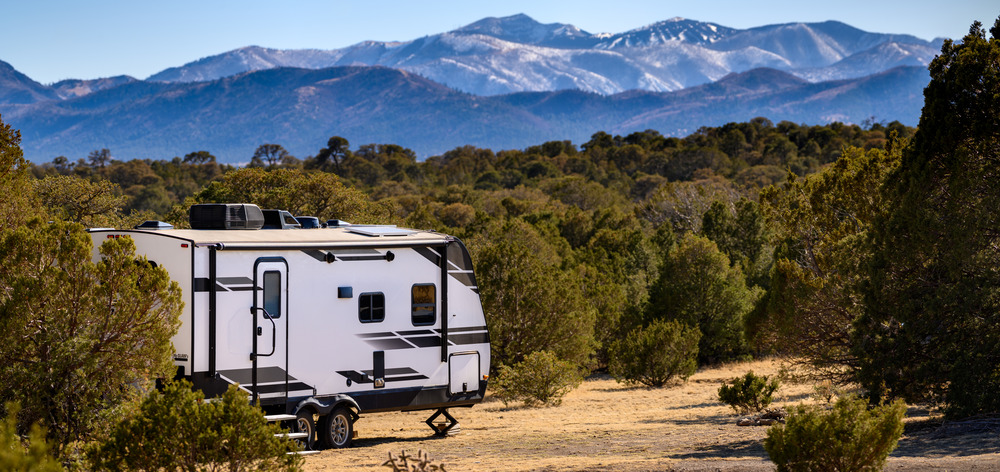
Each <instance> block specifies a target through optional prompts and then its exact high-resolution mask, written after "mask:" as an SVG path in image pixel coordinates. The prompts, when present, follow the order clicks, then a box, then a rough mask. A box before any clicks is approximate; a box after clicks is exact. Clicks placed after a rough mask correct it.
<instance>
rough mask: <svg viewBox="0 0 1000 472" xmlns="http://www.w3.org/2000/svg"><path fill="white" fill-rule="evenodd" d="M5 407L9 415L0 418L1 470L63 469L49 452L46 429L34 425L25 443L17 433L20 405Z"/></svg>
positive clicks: (42, 471) (55, 471)
mask: <svg viewBox="0 0 1000 472" xmlns="http://www.w3.org/2000/svg"><path fill="white" fill-rule="evenodd" d="M4 409H5V410H6V411H7V417H6V418H4V419H2V420H0V470H11V471H15V470H16V471H31V472H60V471H62V470H63V468H62V466H61V465H60V464H59V461H57V460H55V458H53V457H52V455H51V454H49V445H48V443H47V442H46V441H45V431H43V430H42V428H40V427H38V426H37V425H35V426H32V427H31V433H30V434H29V435H28V438H27V441H26V443H25V441H24V440H23V439H22V438H21V437H20V436H18V434H17V419H16V418H17V414H18V413H19V412H20V410H21V408H20V406H18V405H17V404H15V403H8V404H7V405H6V407H5V408H4Z"/></svg>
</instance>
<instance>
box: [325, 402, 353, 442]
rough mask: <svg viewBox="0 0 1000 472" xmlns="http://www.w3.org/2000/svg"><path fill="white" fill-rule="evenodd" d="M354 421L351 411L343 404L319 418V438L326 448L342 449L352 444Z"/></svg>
mask: <svg viewBox="0 0 1000 472" xmlns="http://www.w3.org/2000/svg"><path fill="white" fill-rule="evenodd" d="M353 436H354V421H352V415H351V412H350V411H348V410H347V408H344V407H342V406H338V407H337V408H334V410H333V411H331V412H330V414H328V415H326V416H323V417H321V418H320V419H319V440H320V443H322V444H323V447H324V448H326V449H342V448H345V447H349V446H350V445H351V439H352V438H353Z"/></svg>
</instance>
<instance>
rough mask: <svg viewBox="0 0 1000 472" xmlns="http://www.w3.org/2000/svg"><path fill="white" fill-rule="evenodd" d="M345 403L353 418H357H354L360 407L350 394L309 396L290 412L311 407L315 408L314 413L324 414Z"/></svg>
mask: <svg viewBox="0 0 1000 472" xmlns="http://www.w3.org/2000/svg"><path fill="white" fill-rule="evenodd" d="M345 404H346V405H347V406H348V408H349V409H350V410H351V414H352V416H355V419H357V418H356V417H357V414H358V412H360V411H361V407H359V406H358V402H356V401H354V399H353V398H351V397H350V396H347V395H343V394H339V393H338V394H337V395H331V396H329V397H323V398H322V399H319V398H316V397H309V398H307V399H305V400H302V401H301V402H299V404H298V405H296V406H295V411H294V412H292V413H296V414H297V413H298V412H299V411H300V410H302V409H303V408H311V409H313V410H316V413H317V414H318V415H320V416H324V415H328V414H330V412H331V411H333V409H334V408H337V407H338V406H340V405H345Z"/></svg>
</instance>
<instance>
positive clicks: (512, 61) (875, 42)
mask: <svg viewBox="0 0 1000 472" xmlns="http://www.w3.org/2000/svg"><path fill="white" fill-rule="evenodd" d="M886 42H896V43H900V44H908V45H910V48H911V49H913V48H922V50H921V51H919V54H915V57H916V58H917V59H916V60H917V61H926V62H921V64H919V65H924V66H926V65H927V62H929V60H928V59H926V58H927V57H928V56H929V57H933V53H934V51H935V49H939V47H940V45H939V43H937V42H929V41H924V40H922V39H919V38H916V37H914V36H911V35H898V34H883V33H871V32H866V31H863V30H860V29H858V28H854V27H852V26H850V25H847V24H845V23H841V22H837V21H826V22H819V23H784V24H776V25H765V26H760V27H755V28H749V29H745V30H740V29H735V28H729V27H726V26H722V25H718V24H716V23H709V22H701V21H697V20H689V19H684V18H672V19H669V20H663V21H659V22H656V23H652V24H649V25H646V26H643V27H640V28H635V29H632V30H629V31H626V32H622V33H616V34H605V33H601V34H592V33H589V32H586V31H583V30H580V29H579V28H577V27H575V26H573V25H568V24H563V23H549V24H542V23H539V22H537V21H535V20H534V19H532V18H531V17H529V16H527V15H524V14H519V15H512V16H509V17H503V18H495V17H490V18H484V19H481V20H479V21H476V22H473V23H470V24H469V25H466V26H463V27H460V28H457V29H455V30H452V31H448V32H443V33H438V34H434V35H428V36H424V37H421V38H416V39H413V40H409V41H392V42H382V41H364V42H361V43H357V44H354V45H350V46H347V47H344V48H339V49H332V50H317V49H303V50H276V49H267V48H259V47H247V48H240V49H235V50H232V51H228V52H225V53H221V54H218V55H215V56H209V57H206V58H201V59H199V60H197V61H193V62H190V63H188V64H185V65H182V66H178V67H172V68H168V69H165V70H164V71H161V72H159V73H156V74H153V75H152V76H150V77H149V78H148V79H147V80H152V81H167V82H176V81H202V80H214V79H217V78H221V77H225V76H228V75H232V74H235V73H239V72H246V71H248V70H259V69H261V68H267V67H273V66H287V67H306V68H323V67H332V66H343V65H382V66H388V67H395V68H399V69H404V70H408V71H410V72H416V73H418V74H421V75H423V76H425V77H428V78H431V79H432V80H435V81H438V82H441V83H444V84H446V85H448V86H450V87H454V88H456V89H459V90H463V91H466V92H469V93H474V94H477V95H502V94H505V93H512V92H521V91H543V90H555V89H560V88H581V89H584V90H588V91H593V92H597V93H602V94H613V93H619V92H622V91H625V90H630V89H632V88H640V89H646V90H653V91H671V90H680V89H683V88H686V87H691V86H695V85H701V84H704V83H709V82H712V81H714V80H718V79H719V78H721V77H723V76H725V75H726V74H728V73H730V72H743V71H747V70H750V69H754V68H757V67H773V68H778V69H782V70H788V71H790V72H792V73H793V74H796V75H798V76H800V77H802V78H805V79H807V80H811V81H820V80H835V79H840V78H853V77H861V76H865V75H870V74H874V73H878V72H882V71H884V70H888V69H890V68H892V67H895V66H897V65H900V64H898V63H895V62H891V61H892V59H891V58H888V59H887V60H886V62H885V63H880V62H879V61H878V57H879V56H878V55H877V54H874V53H872V52H871V51H870V50H871V49H873V48H876V47H878V46H879V45H881V44H883V43H886ZM866 52H867V54H868V56H869V57H868V58H867V60H857V61H845V59H847V58H849V57H851V56H853V55H856V54H865V53H866ZM665 58H669V60H667V62H665ZM598 60H599V61H598ZM595 61H596V62H595ZM823 68H826V69H823ZM817 69H823V70H822V71H821V72H816V70H817ZM540 77H546V78H548V79H547V80H542V79H540ZM552 77H559V78H560V79H559V80H552V79H551V78H552Z"/></svg>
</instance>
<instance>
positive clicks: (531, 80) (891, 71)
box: [0, 15, 940, 162]
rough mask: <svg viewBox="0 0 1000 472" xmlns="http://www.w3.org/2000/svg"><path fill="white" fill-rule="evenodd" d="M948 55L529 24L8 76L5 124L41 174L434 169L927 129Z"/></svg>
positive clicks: (893, 46)
mask: <svg viewBox="0 0 1000 472" xmlns="http://www.w3.org/2000/svg"><path fill="white" fill-rule="evenodd" d="M939 46H940V40H936V41H935V42H933V43H932V42H927V41H923V40H920V39H918V38H915V37H912V36H906V35H887V34H878V33H867V32H864V31H861V30H858V29H856V28H853V27H850V26H848V25H845V24H843V23H837V22H824V23H809V24H806V23H795V24H785V25H771V26H763V27H760V28H752V29H747V30H738V29H733V28H727V27H724V26H720V25H716V24H713V23H702V22H697V21H691V20H683V19H679V18H675V19H672V20H667V21H663V22H659V23H656V24H653V25H650V26H647V27H645V28H640V29H636V30H632V31H628V32H625V33H620V34H614V35H612V34H591V33H588V32H585V31H582V30H580V29H578V28H576V27H573V26H571V25H564V24H548V25H544V24H540V23H538V22H535V21H534V20H532V19H531V18H529V17H527V16H524V15H516V16H512V17H507V18H487V19H484V20H480V21H478V22H476V23H473V24H471V25H468V26H465V27H463V28H459V29H457V30H454V31H451V32H447V33H442V34H438V35H433V36H427V37H424V38H420V39H416V40H413V41H407V42H392V43H385V42H374V41H370V42H364V43H360V44H356V45H354V46H351V47H348V48H344V49H338V50H285V51H282V50H274V49H265V48H258V47H248V48H242V49H237V50H234V51H230V52H227V53H224V54H220V55H217V56H212V57H208V58H204V59H201V60H198V61H195V62H192V63H189V64H186V65H184V66H181V67H177V68H170V69H166V70H164V71H162V72H160V73H157V74H155V75H153V76H151V77H149V78H148V79H146V80H138V79H135V78H132V77H128V76H119V77H112V78H106V79H97V80H66V81H62V82H58V83H56V84H52V85H42V84H39V83H37V82H35V81H33V80H31V79H30V78H28V77H27V76H25V75H24V74H21V73H20V72H18V71H16V70H14V69H13V68H12V67H10V66H9V65H8V64H6V63H3V62H2V61H0V114H2V115H3V120H4V121H5V122H8V123H10V124H12V125H13V126H15V127H16V128H19V129H20V130H21V131H22V147H23V148H24V149H25V153H26V155H27V157H29V158H30V159H32V160H35V161H36V162H39V161H49V160H51V159H52V158H53V157H55V156H58V155H65V156H67V157H69V158H71V159H72V160H75V159H76V158H79V157H83V156H85V155H86V154H87V153H88V152H89V151H90V150H93V149H98V148H105V147H106V148H109V149H111V150H112V153H113V155H114V156H115V157H116V158H154V159H163V158H170V157H173V156H178V155H184V154H186V153H188V152H191V151H195V150H208V151H210V152H212V153H213V154H215V155H216V156H218V157H219V158H220V160H222V161H226V162H246V161H247V160H249V157H250V155H252V153H253V150H254V149H255V148H256V147H257V146H258V145H260V144H263V143H278V144H282V145H283V146H285V147H286V148H287V149H288V150H289V151H290V152H292V153H293V154H294V155H296V156H298V157H300V158H304V157H306V156H308V155H311V154H314V153H315V152H316V151H317V150H318V149H319V148H321V147H322V146H323V145H324V143H325V142H326V140H327V138H329V137H330V136H333V135H339V136H343V137H346V138H347V139H348V140H350V141H351V143H352V145H354V146H357V145H359V144H366V143H396V144H400V145H403V146H406V147H409V148H411V149H413V150H415V151H417V153H418V154H419V155H420V156H421V157H427V156H429V155H433V154H438V153H441V152H443V151H446V150H448V149H452V148H454V147H456V146H461V145H465V144H471V145H475V146H480V147H490V148H493V149H509V148H523V147H525V146H528V145H532V144H539V143H541V142H544V141H549V140H562V139H570V140H573V141H574V142H577V143H580V142H584V141H586V140H587V139H589V137H590V135H591V134H593V133H594V132H596V131H601V130H603V131H608V132H612V133H619V134H626V133H629V132H632V131H638V130H644V129H656V130H658V131H660V132H661V133H663V134H665V135H685V134H688V133H691V132H693V131H695V130H696V129H697V128H698V127H701V126H711V125H720V124H723V123H726V122H728V121H746V120H749V119H751V118H753V117H756V116H764V117H767V118H770V119H771V120H773V121H774V122H778V121H780V120H790V121H794V122H796V123H811V124H821V123H827V122H830V121H844V122H853V123H860V122H861V121H862V120H864V119H867V118H870V117H874V118H875V119H877V120H883V121H891V120H899V121H902V122H903V123H905V124H908V125H915V124H916V121H917V119H918V117H919V114H920V108H921V106H922V102H923V100H922V93H921V92H922V89H923V87H924V86H925V85H926V83H927V81H928V75H927V72H926V65H927V63H928V62H929V61H930V60H931V59H932V58H933V57H934V55H935V53H936V51H937V50H938V49H939Z"/></svg>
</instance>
